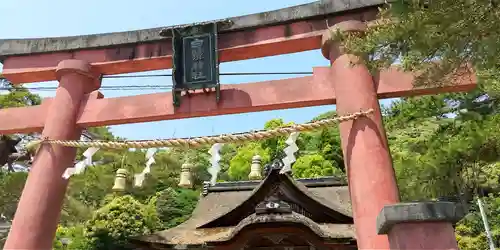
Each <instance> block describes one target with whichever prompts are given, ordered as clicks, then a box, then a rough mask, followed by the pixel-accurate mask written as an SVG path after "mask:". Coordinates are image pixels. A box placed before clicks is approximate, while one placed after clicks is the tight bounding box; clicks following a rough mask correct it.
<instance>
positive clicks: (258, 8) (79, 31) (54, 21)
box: [0, 0, 389, 139]
mask: <svg viewBox="0 0 500 250" xmlns="http://www.w3.org/2000/svg"><path fill="white" fill-rule="evenodd" d="M308 2H313V1H311V0H308V1H307V0H287V1H264V0H253V1H234V0H210V1H207V0H192V1H179V0H142V1H136V0H134V1H132V0H121V1H117V0H85V1H67V0H50V1H49V0H2V3H0V13H1V18H2V22H0V39H4V38H32V37H55V36H71V35H83V34H93V33H105V32H116V31H127V30H135V29H145V28H153V27H161V26H169V25H175V24H185V23H192V22H198V21H207V20H213V19H219V18H226V17H232V16H240V15H245V14H252V13H258V12H262V11H268V10H274V9H278V8H283V7H288V6H293V5H297V4H303V3H308ZM327 65H328V61H327V60H326V59H324V58H323V56H322V55H321V53H320V51H318V50H315V51H308V52H302V53H296V54H289V55H282V56H276V57H267V58H260V59H254V60H247V61H239V62H230V63H223V64H221V72H271V71H272V72H293V71H295V72H297V71H312V67H314V66H327ZM167 72H168V73H170V71H167V70H165V71H155V72H151V73H167ZM140 74H144V73H140ZM287 77H294V76H293V75H292V76H287ZM279 78H284V77H280V76H222V77H221V83H222V84H226V83H232V84H234V83H245V82H256V81H263V80H270V79H279ZM159 84H165V85H170V84H171V79H170V78H169V77H154V78H153V77H152V78H128V79H123V78H122V79H104V80H103V85H105V86H111V85H159ZM38 86H57V83H56V82H44V83H33V84H28V85H26V87H38ZM160 91H166V90H141V91H138V90H126V91H124V90H120V91H116V90H104V91H103V93H104V96H105V97H117V96H130V95H139V94H147V93H154V92H160ZM35 93H37V94H40V95H42V96H44V97H46V96H53V95H54V93H55V92H54V91H43V92H42V91H37V92H35ZM388 102H389V100H385V101H382V103H384V104H386V103H388ZM333 109H335V106H333V105H329V106H321V107H312V108H301V109H288V110H279V111H267V112H258V113H246V114H239V115H225V116H215V117H203V118H193V119H183V120H171V121H162V122H151V123H138V124H127V125H119V126H112V131H113V133H115V135H118V136H121V137H126V138H128V139H157V138H170V137H190V136H191V137H194V136H202V135H211V134H220V133H233V132H243V131H248V130H254V129H261V128H262V127H263V124H264V123H265V122H266V121H268V120H270V119H273V118H283V119H284V120H285V121H294V122H297V123H302V122H307V121H309V120H311V118H313V117H315V116H317V115H319V114H321V113H323V112H326V111H330V110H333ZM243 119H244V122H242V121H243Z"/></svg>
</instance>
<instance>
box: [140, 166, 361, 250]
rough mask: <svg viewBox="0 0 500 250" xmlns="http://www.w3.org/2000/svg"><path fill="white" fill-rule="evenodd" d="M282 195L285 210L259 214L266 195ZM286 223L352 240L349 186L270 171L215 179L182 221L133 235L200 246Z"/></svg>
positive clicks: (145, 240)
mask: <svg viewBox="0 0 500 250" xmlns="http://www.w3.org/2000/svg"><path fill="white" fill-rule="evenodd" d="M272 199H274V200H276V199H277V200H280V201H283V202H284V203H285V205H287V206H288V207H289V209H290V211H289V212H288V213H282V214H280V213H274V212H273V213H269V214H258V213H256V207H257V206H260V205H261V204H262V202H265V201H266V200H272ZM262 223H287V224H290V223H292V224H297V225H298V226H302V227H306V228H309V230H310V231H312V232H313V233H314V234H316V235H318V236H319V237H321V238H325V239H329V240H332V239H339V240H340V239H345V240H352V239H354V237H355V236H354V228H353V225H352V224H353V220H352V217H351V207H350V200H349V191H348V188H347V186H346V184H345V182H343V181H341V180H340V179H338V178H336V177H323V178H317V179H297V180H294V179H293V178H292V177H290V176H289V175H288V174H280V173H279V169H275V170H272V171H271V172H270V174H269V175H268V176H267V177H266V179H265V180H263V181H239V182H225V183H217V184H216V185H215V186H212V187H209V188H208V189H207V190H205V192H204V194H203V196H202V197H201V198H200V200H199V202H198V205H197V207H196V209H195V210H194V212H193V214H192V216H191V218H190V219H189V220H187V221H186V222H184V223H182V224H181V225H179V226H177V227H175V228H171V229H168V230H165V231H161V232H157V233H154V234H152V235H147V236H142V237H139V238H137V239H134V240H132V242H134V243H156V244H161V245H188V246H195V245H204V244H211V243H212V244H216V243H221V242H227V241H230V240H231V239H232V238H233V237H234V236H235V235H237V234H238V233H239V232H240V231H241V230H243V229H244V228H245V227H247V226H250V225H255V224H262Z"/></svg>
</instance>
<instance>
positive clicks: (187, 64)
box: [182, 34, 217, 86]
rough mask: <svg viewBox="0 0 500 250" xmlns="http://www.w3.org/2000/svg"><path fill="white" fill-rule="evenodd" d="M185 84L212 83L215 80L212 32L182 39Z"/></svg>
mask: <svg viewBox="0 0 500 250" xmlns="http://www.w3.org/2000/svg"><path fill="white" fill-rule="evenodd" d="M182 43H183V44H182V47H183V51H182V57H183V58H182V59H183V61H184V65H183V70H184V72H182V75H183V85H185V86H193V85H212V84H217V82H215V73H216V72H215V68H216V66H215V65H214V61H213V56H214V55H213V53H212V51H213V47H212V37H211V36H210V34H203V35H199V36H190V37H184V38H183V39H182Z"/></svg>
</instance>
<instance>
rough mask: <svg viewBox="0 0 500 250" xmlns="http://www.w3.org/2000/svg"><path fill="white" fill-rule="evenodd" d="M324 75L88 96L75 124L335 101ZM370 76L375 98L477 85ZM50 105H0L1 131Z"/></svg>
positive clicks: (19, 126) (31, 127) (13, 129)
mask: <svg viewBox="0 0 500 250" xmlns="http://www.w3.org/2000/svg"><path fill="white" fill-rule="evenodd" d="M328 74H329V68H328V67H319V68H314V75H313V76H307V77H299V78H291V79H283V80H273V81H265V82H258V83H247V84H234V85H222V91H221V92H222V93H221V100H220V102H219V104H216V103H215V96H214V95H213V94H204V93H196V94H194V95H192V96H190V97H184V98H182V103H181V106H180V107H179V108H177V109H176V108H174V106H173V105H172V95H171V93H156V94H147V95H138V96H127V97H117V98H104V99H99V100H89V101H88V102H87V103H86V104H82V106H83V108H82V110H81V112H80V114H79V117H78V122H77V124H79V125H80V126H82V127H96V126H107V125H118V124H125V123H138V122H152V121H161V120H174V119H181V118H191V117H203V116H215V115H227V114H238V113H248V112H258V111H266V110H278V109H288V108H302V107H311V106H320V105H328V104H335V92H334V90H333V87H332V84H330V83H329V81H328V80H327V79H328ZM374 79H375V81H376V84H377V86H378V90H377V92H378V96H379V98H395V97H405V96H415V95H427V94H437V93H445V92H459V91H469V90H472V89H473V88H475V86H476V78H475V76H474V75H472V74H462V75H461V76H460V78H458V79H455V80H454V82H453V85H450V86H436V87H421V88H415V87H414V86H413V80H414V77H413V74H411V73H405V72H401V71H398V70H397V69H391V70H388V71H384V72H382V73H381V74H379V75H378V76H376V77H374ZM346 84H348V83H346ZM49 104H50V99H49V100H45V101H44V102H43V103H42V105H40V106H33V107H23V108H10V109H1V110H0V121H2V122H1V123H0V134H9V133H27V132H40V131H41V129H42V128H43V126H44V122H45V116H46V112H47V106H48V105H49ZM61 108H62V107H61Z"/></svg>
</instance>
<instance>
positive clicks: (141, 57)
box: [2, 10, 376, 84]
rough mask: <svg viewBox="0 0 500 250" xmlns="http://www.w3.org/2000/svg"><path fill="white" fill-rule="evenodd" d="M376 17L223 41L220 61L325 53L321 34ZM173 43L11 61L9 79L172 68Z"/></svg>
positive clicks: (248, 33)
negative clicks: (75, 62)
mask: <svg viewBox="0 0 500 250" xmlns="http://www.w3.org/2000/svg"><path fill="white" fill-rule="evenodd" d="M375 16H376V11H374V10H369V11H366V12H361V13H352V14H346V15H342V16H337V17H331V18H328V19H320V20H312V21H296V22H293V23H290V24H284V25H276V26H267V27H261V28H257V29H252V30H242V31H238V32H230V33H223V34H220V35H219V60H220V62H230V61H238V60H246V59H253V58H260V57H266V56H275V55H281V54H287V53H295V52H301V51H307V50H314V49H319V48H320V47H321V34H322V33H323V31H324V30H325V29H327V26H328V25H333V24H335V23H338V22H340V21H343V20H349V19H356V20H373V19H374V18H375ZM171 55H172V48H171V41H170V40H169V39H165V40H164V41H160V42H153V43H139V44H130V45H127V46H119V47H111V48H103V49H83V50H77V51H68V52H57V53H49V54H33V55H29V56H9V57H7V58H6V59H5V61H4V62H3V72H2V74H3V76H4V77H6V78H7V79H9V80H10V81H11V82H12V83H14V84H21V83H31V82H42V81H51V80H55V79H56V76H55V69H56V66H57V64H58V63H59V62H60V61H61V60H66V59H79V60H85V61H87V62H89V63H91V64H92V66H93V67H94V68H95V69H96V70H97V71H99V72H100V73H101V74H103V75H113V74H123V73H130V72H141V71H150V70H160V69H169V68H171V67H172V58H171Z"/></svg>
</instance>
